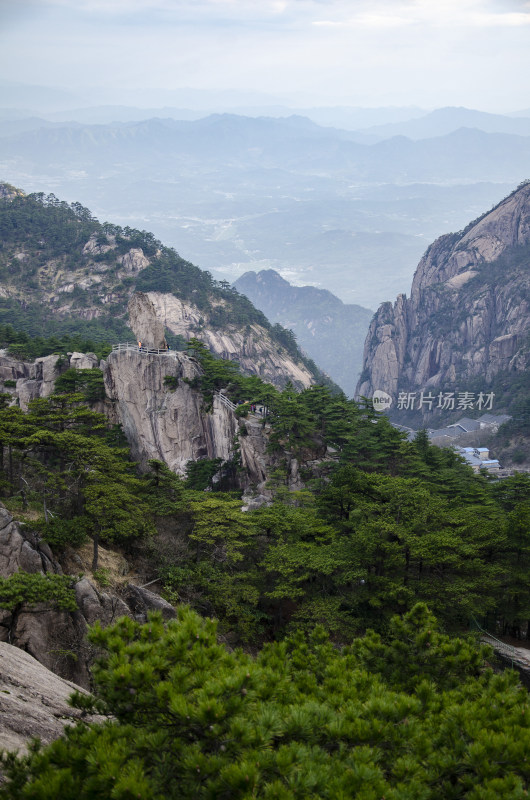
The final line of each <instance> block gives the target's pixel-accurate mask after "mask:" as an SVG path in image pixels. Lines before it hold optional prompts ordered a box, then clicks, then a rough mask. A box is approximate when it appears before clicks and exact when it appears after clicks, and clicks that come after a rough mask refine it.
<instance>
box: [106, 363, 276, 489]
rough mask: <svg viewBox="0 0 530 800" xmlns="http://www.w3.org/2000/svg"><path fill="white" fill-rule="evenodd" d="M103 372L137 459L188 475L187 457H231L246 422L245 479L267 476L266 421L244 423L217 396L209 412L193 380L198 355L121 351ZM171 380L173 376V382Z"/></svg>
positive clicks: (256, 480)
mask: <svg viewBox="0 0 530 800" xmlns="http://www.w3.org/2000/svg"><path fill="white" fill-rule="evenodd" d="M102 363H103V362H102ZM103 374H104V380H105V389H106V393H107V397H108V398H109V399H110V401H111V402H112V403H113V404H114V407H115V414H116V417H117V419H118V420H119V422H120V424H121V425H122V428H123V431H124V433H125V435H126V436H127V439H128V441H129V444H130V446H131V451H132V454H133V457H134V458H135V459H136V460H138V461H139V462H140V464H142V465H143V466H144V467H145V466H146V465H147V462H148V461H149V459H152V458H154V459H158V460H160V461H164V462H165V463H166V464H167V465H168V466H169V468H170V469H172V470H173V471H174V472H176V473H178V474H180V475H183V474H184V473H185V469H186V464H187V463H188V461H197V460H198V459H201V458H221V459H222V460H223V461H227V460H229V459H230V458H231V456H232V455H233V453H234V448H235V443H236V435H237V436H239V432H240V425H241V427H242V428H243V429H244V434H243V435H241V436H239V445H240V451H241V461H242V464H243V466H244V467H245V473H246V476H245V478H244V482H249V483H251V484H260V483H262V482H263V481H264V480H265V475H266V465H267V455H266V442H267V439H266V435H265V433H264V429H263V425H262V423H261V421H258V420H253V419H249V420H245V421H243V420H242V421H241V423H240V422H239V421H238V419H237V417H236V416H235V414H234V412H233V410H232V409H231V408H230V407H229V406H228V405H227V404H225V403H223V402H221V398H220V397H219V396H217V395H214V400H213V407H212V409H211V411H209V412H208V413H206V410H205V407H204V406H205V404H204V399H203V397H202V395H201V394H200V392H198V391H196V390H195V389H192V388H191V386H190V385H189V383H188V382H189V381H192V380H193V378H195V377H197V376H198V375H199V374H200V366H199V364H198V363H197V361H195V359H193V358H190V357H189V356H187V355H186V354H185V353H181V352H175V351H171V352H170V353H169V354H165V353H163V354H160V355H157V354H154V353H140V352H138V350H136V349H134V348H132V349H128V350H119V351H114V352H112V353H111V354H110V355H109V357H108V359H107V361H106V362H104V363H103ZM166 378H169V379H171V384H170V385H168V382H167V381H165V379H166ZM175 385H176V388H174V387H175Z"/></svg>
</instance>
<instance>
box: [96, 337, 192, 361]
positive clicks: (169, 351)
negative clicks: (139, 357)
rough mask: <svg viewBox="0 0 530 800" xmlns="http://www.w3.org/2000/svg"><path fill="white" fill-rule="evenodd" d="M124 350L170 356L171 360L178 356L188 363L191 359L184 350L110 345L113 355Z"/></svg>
mask: <svg viewBox="0 0 530 800" xmlns="http://www.w3.org/2000/svg"><path fill="white" fill-rule="evenodd" d="M125 350H132V351H133V352H135V353H143V354H144V355H146V356H147V355H148V356H171V357H172V358H176V357H177V354H178V355H179V356H182V357H183V358H187V359H188V360H190V361H191V360H192V358H193V357H192V356H190V355H189V352H186V351H185V350H172V349H171V348H162V349H160V350H158V349H156V348H154V347H144V345H142V346H141V347H138V343H137V342H120V343H119V344H113V345H112V352H113V353H121V352H123V351H125Z"/></svg>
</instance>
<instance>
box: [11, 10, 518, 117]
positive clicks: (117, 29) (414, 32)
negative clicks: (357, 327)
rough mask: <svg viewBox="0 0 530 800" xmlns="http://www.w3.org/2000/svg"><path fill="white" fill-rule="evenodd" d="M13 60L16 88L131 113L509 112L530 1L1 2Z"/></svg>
mask: <svg viewBox="0 0 530 800" xmlns="http://www.w3.org/2000/svg"><path fill="white" fill-rule="evenodd" d="M0 59H1V61H0V68H1V75H0V77H1V78H2V79H3V80H4V81H5V80H7V81H20V82H23V83H31V84H38V85H49V86H52V85H53V86H60V87H63V88H65V89H72V88H79V87H82V88H84V87H102V88H105V90H106V91H107V94H105V95H103V94H102V95H101V100H102V101H108V100H109V98H110V96H111V95H110V94H109V90H114V89H116V90H120V91H123V95H121V96H120V95H119V94H114V95H113V97H112V99H113V101H114V102H116V100H117V99H122V100H123V101H124V102H127V103H129V104H131V103H132V102H134V100H135V99H136V100H137V101H138V104H140V105H146V104H149V93H146V92H145V91H144V90H146V89H150V88H155V87H160V88H164V89H178V88H182V87H191V88H194V89H213V90H219V89H239V90H245V91H251V92H265V93H268V94H271V95H274V96H275V99H276V100H277V99H278V98H279V97H285V99H286V100H287V101H289V102H292V101H293V99H297V100H298V101H299V104H301V105H309V104H325V105H333V104H347V105H366V106H377V105H419V106H422V107H427V108H429V107H436V106H443V105H466V106H468V107H472V108H480V109H483V110H488V111H493V110H499V111H510V110H518V109H523V108H529V107H530V93H529V91H528V90H529V83H530V80H529V79H530V2H529V1H528V0H370V2H368V1H367V0H0ZM136 92H137V94H135V93H136ZM87 96H88V95H87ZM93 98H94V95H91V99H93ZM152 100H153V101H154V102H153V104H156V103H157V102H159V100H160V98H159V97H158V96H157V95H155V94H153V95H152Z"/></svg>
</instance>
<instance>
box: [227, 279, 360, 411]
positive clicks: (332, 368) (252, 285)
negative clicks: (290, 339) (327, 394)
mask: <svg viewBox="0 0 530 800" xmlns="http://www.w3.org/2000/svg"><path fill="white" fill-rule="evenodd" d="M234 286H235V288H236V289H237V290H238V292H240V293H241V294H244V295H246V296H247V297H248V299H249V300H250V301H251V302H252V304H253V305H254V306H255V307H256V308H259V310H260V311H263V313H264V314H265V316H266V317H267V318H268V319H269V320H270V321H271V322H279V323H280V325H282V326H283V327H284V328H288V329H290V330H292V331H293V333H295V335H296V338H297V341H298V344H299V346H300V347H301V348H302V349H303V350H304V351H305V352H306V353H307V355H308V356H310V358H312V359H313V360H314V361H315V362H316V363H317V364H319V366H321V367H322V369H323V370H325V372H327V374H328V375H329V376H330V377H331V378H332V379H333V380H334V381H335V383H337V384H338V385H339V386H340V387H341V388H342V389H343V390H344V392H345V393H346V394H347V395H348V396H350V397H351V396H353V392H354V390H355V385H356V383H357V379H358V377H359V374H360V372H361V367H362V358H363V345H364V338H365V336H366V332H367V330H368V326H369V324H370V321H371V319H372V316H373V312H372V311H370V310H369V309H367V308H362V307H361V306H357V305H348V304H345V303H343V302H342V300H339V298H338V297H335V295H333V294H331V292H328V291H326V290H324V289H316V288H315V287H313V286H292V285H291V284H290V283H289V282H288V281H286V280H285V279H284V278H282V277H281V275H279V274H278V273H277V272H275V271H274V270H273V269H269V270H262V271H261V272H258V273H256V272H245V274H244V275H242V276H241V277H240V278H238V280H237V281H236V282H235V283H234Z"/></svg>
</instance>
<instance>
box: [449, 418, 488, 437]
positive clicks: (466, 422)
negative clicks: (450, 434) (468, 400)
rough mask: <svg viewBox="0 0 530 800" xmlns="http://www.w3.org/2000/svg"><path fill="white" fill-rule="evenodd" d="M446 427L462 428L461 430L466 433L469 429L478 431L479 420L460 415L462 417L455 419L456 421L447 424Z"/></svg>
mask: <svg viewBox="0 0 530 800" xmlns="http://www.w3.org/2000/svg"><path fill="white" fill-rule="evenodd" d="M447 427H448V428H462V430H463V431H465V432H466V433H470V431H478V430H479V428H480V422H479V421H478V419H471V418H470V417H462V419H459V420H457V422H453V424H452V425H448V426H447Z"/></svg>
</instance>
